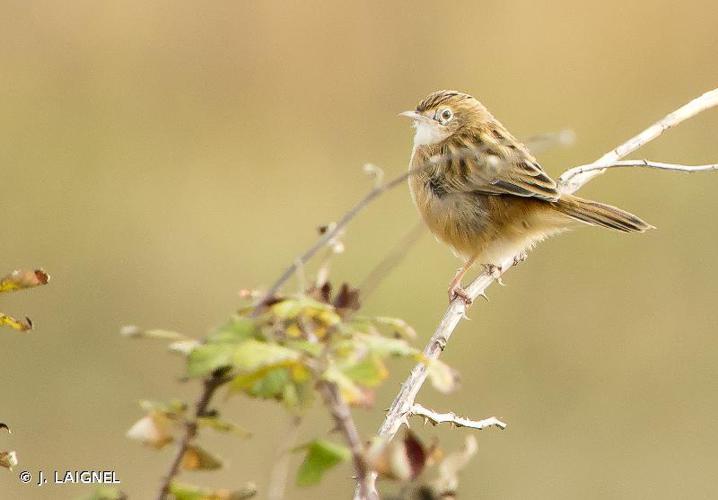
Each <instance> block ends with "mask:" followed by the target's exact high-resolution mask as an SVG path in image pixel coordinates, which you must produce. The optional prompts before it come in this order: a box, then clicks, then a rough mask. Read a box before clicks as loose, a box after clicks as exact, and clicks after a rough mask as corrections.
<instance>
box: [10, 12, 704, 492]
mask: <svg viewBox="0 0 718 500" xmlns="http://www.w3.org/2000/svg"><path fill="white" fill-rule="evenodd" d="M717 15H718V7H716V3H715V2H714V1H708V0H706V1H685V2H669V1H647V0H642V1H635V2H623V1H622V2H617V1H606V2H590V3H588V2H587V3H583V2H568V1H565V2H558V1H556V2H533V1H514V2H502V1H487V2H463V3H462V2H434V1H421V2H416V1H415V2H353V3H344V2H259V1H257V2H248V1H235V2H230V1H225V2H220V1H216V2H188V1H182V2H180V1H166V2H158V1H139V0H138V1H120V2H96V1H88V0H86V1H73V2H53V1H33V2H28V1H25V0H17V1H2V2H1V3H0V169H1V170H0V171H1V172H2V177H1V181H0V182H1V184H0V185H1V186H2V190H1V193H2V197H1V198H0V206H1V207H2V211H1V212H0V221H1V224H2V226H1V227H2V251H1V255H2V259H1V260H2V266H0V268H2V270H3V271H5V270H7V271H10V270H12V269H15V268H22V267H29V268H33V267H36V266H42V267H43V268H45V269H46V270H47V271H48V272H49V273H50V274H51V275H52V281H51V283H50V285H49V286H47V287H44V288H41V289H37V290H32V291H29V292H21V293H18V294H14V295H12V296H3V297H2V298H1V301H2V304H0V310H2V311H5V312H8V313H12V314H16V315H24V314H27V315H29V316H30V317H31V318H32V319H33V320H35V322H36V325H37V328H36V329H35V330H34V331H33V332H31V333H27V334H21V333H16V332H12V331H10V330H2V331H0V349H1V350H2V353H3V355H2V362H1V363H0V394H1V395H2V396H1V397H0V420H1V421H5V422H7V423H8V424H9V425H10V426H11V427H12V429H13V430H14V433H13V434H12V435H9V436H8V435H6V434H0V449H16V450H17V451H18V456H19V459H20V465H19V466H18V468H17V470H16V471H15V472H9V471H6V470H1V471H0V498H3V499H30V500H33V499H50V498H52V499H66V498H74V497H76V496H78V495H81V494H83V493H84V492H88V491H89V490H90V487H87V486H85V487H73V486H50V485H48V486H44V487H41V488H37V487H34V486H26V485H22V484H20V482H19V481H18V479H17V473H18V472H19V471H21V470H25V469H26V470H29V471H31V472H32V473H33V475H35V474H36V473H37V471H38V470H44V471H45V472H46V473H50V472H51V471H53V470H66V469H70V470H73V469H112V470H115V471H116V472H117V475H118V477H119V478H120V479H121V480H122V485H121V486H122V488H123V489H124V490H125V491H126V492H127V493H129V494H130V496H131V498H133V499H135V498H136V499H149V498H153V496H154V495H155V493H156V488H157V485H158V483H159V479H160V477H161V475H162V474H163V472H164V471H165V469H166V466H167V464H168V462H169V460H170V456H171V453H172V451H171V450H170V449H169V448H167V449H164V450H161V451H159V452H158V451H153V450H149V449H145V448H143V447H142V446H140V445H138V444H137V443H135V442H131V441H129V440H127V439H126V438H125V437H124V433H125V432H126V430H127V429H128V428H129V426H130V425H131V424H132V423H133V422H134V421H135V420H136V419H138V418H139V417H140V416H141V411H140V409H139V408H138V406H137V401H138V400H140V399H143V398H149V399H169V398H171V397H181V398H186V399H188V400H189V399H191V398H193V397H194V396H195V395H196V394H197V391H198V387H197V384H196V383H189V384H182V383H180V382H179V380H178V379H179V377H180V376H181V375H182V361H181V359H180V358H178V357H176V356H174V355H172V354H168V353H166V352H165V349H164V344H163V343H162V342H156V341H134V340H129V339H123V338H120V337H119V335H118V333H117V332H118V329H119V328H120V326H121V325H124V324H128V323H134V324H138V325H141V326H143V327H164V328H168V329H176V330H179V331H182V332H186V333H188V334H192V335H196V336H198V337H200V336H202V335H203V334H205V333H206V332H207V331H208V330H209V329H210V328H211V327H212V326H214V325H217V324H219V323H221V322H222V321H223V320H224V319H225V318H226V317H227V316H228V314H229V313H230V312H231V311H232V310H233V308H234V307H235V306H236V305H238V304H239V299H238V295H237V292H238V290H240V289H241V288H244V287H261V286H266V285H268V284H269V283H271V281H272V280H273V279H274V278H275V277H276V276H277V275H278V274H279V272H280V271H281V270H282V269H283V268H284V267H285V266H286V265H287V264H288V263H290V262H291V261H292V260H293V259H294V257H295V256H296V255H297V254H298V253H299V252H300V251H302V250H303V249H304V248H306V246H307V245H309V244H310V243H311V242H312V241H313V240H314V238H315V232H314V231H315V227H316V226H318V225H320V224H324V223H327V222H329V221H331V220H336V219H337V218H338V217H339V215H340V214H341V213H343V211H344V210H346V209H347V208H348V207H349V206H351V205H352V204H353V203H354V202H355V200H357V199H358V198H359V197H360V196H362V195H363V194H364V193H365V192H366V190H367V189H368V187H369V186H370V181H369V180H368V179H367V178H366V176H365V175H364V174H363V173H362V171H361V166H362V164H363V163H365V162H373V163H375V164H377V165H380V166H381V167H383V168H384V169H385V171H386V173H387V175H391V176H393V175H396V174H398V173H400V172H402V171H404V169H405V168H406V164H407V161H408V158H409V152H410V146H411V130H410V128H409V125H408V123H406V122H405V121H402V120H401V119H399V118H397V117H396V115H397V113H398V112H400V111H403V110H405V109H411V108H413V107H414V106H415V105H416V102H417V101H418V100H419V99H420V98H421V97H423V96H424V95H425V94H427V93H428V92H430V91H432V90H435V89H439V88H457V89H460V90H465V91H467V92H470V93H472V94H474V95H475V96H477V97H479V98H480V99H481V100H482V101H484V102H485V103H486V104H487V106H488V107H489V109H491V110H492V111H493V112H494V113H495V114H496V115H497V117H499V119H501V120H502V121H503V122H504V123H505V124H506V126H507V127H508V128H509V129H510V130H512V131H513V132H514V133H515V134H516V135H518V136H520V137H526V136H529V135H531V134H534V133H539V132H546V131H555V130H559V129H562V128H566V127H568V128H572V129H573V130H574V131H575V132H576V134H577V141H576V143H575V145H574V146H573V147H571V148H568V149H554V150H552V151H550V152H546V153H544V154H541V156H540V160H541V161H542V164H543V165H544V166H545V168H546V169H547V170H548V172H549V173H551V174H553V175H558V174H559V173H560V172H562V171H563V170H564V169H565V168H567V167H569V166H571V165H576V164H579V163H585V162H589V161H591V160H593V159H595V158H597V157H598V156H599V155H601V154H603V153H604V152H606V151H608V150H610V149H612V148H613V147H615V146H616V145H617V144H619V143H620V142H622V141H623V140H625V139H627V138H628V137H630V136H631V135H632V134H634V133H635V132H638V131H639V130H641V129H643V128H644V127H646V126H647V125H649V124H650V123H652V122H653V121H654V120H656V119H658V118H660V117H662V116H663V115H664V114H665V113H667V112H669V111H671V110H673V109H675V108H676V107H678V106H679V105H681V104H683V103H684V102H687V101H688V100H689V99H691V98H693V97H695V96H697V95H699V94H700V93H702V92H704V91H706V90H709V89H711V88H713V87H715V86H717V85H718V64H717V63H716V55H717V54H718V31H716V25H715V20H716V16H717ZM717 139H718V110H714V111H711V112H708V113H705V114H704V115H701V116H699V117H697V118H696V119H694V120H691V121H690V122H687V123H685V124H683V125H681V126H680V127H679V128H678V129H676V130H673V131H671V132H669V133H668V134H666V135H665V136H664V137H662V138H661V139H660V140H658V141H656V142H654V143H652V144H651V145H649V146H648V147H646V148H645V149H643V150H641V151H640V152H639V153H637V155H635V156H634V157H636V158H643V157H647V158H651V159H655V160H662V161H677V162H684V163H706V162H715V161H718V141H717ZM717 188H718V173H716V174H697V175H695V176H687V175H681V174H672V173H660V172H654V171H615V172H612V173H610V174H608V175H605V176H604V177H602V178H599V179H597V180H595V181H593V182H592V183H591V184H590V185H589V186H588V187H587V188H586V189H584V190H583V191H582V193H583V194H584V195H585V196H589V197H593V198H595V199H599V200H601V201H606V202H609V203H613V204H616V205H619V206H621V207H623V208H626V209H629V210H631V211H634V212H635V213H637V214H639V215H640V216H642V217H644V218H645V219H646V220H648V221H649V222H651V223H653V224H655V225H656V226H657V227H658V230H657V231H652V232H650V233H648V234H645V235H640V236H630V235H628V236H627V235H622V234H615V233H611V232H609V231H605V230H600V229H592V228H586V229H581V230H577V231H575V232H572V233H569V234H567V235H564V236H561V237H560V238H557V239H554V240H552V241H550V242H547V243H545V244H543V245H541V247H540V248H538V249H537V250H536V251H534V252H533V253H532V254H531V256H530V257H529V259H528V261H527V262H526V263H525V264H523V265H521V266H520V267H519V268H518V269H516V270H512V271H511V272H510V273H509V274H508V275H507V276H506V282H507V286H506V287H505V288H501V287H492V288H491V289H490V290H489V296H490V298H491V302H490V303H483V302H482V303H478V304H477V305H476V306H475V307H473V308H472V309H471V311H470V316H471V321H467V322H464V323H462V324H461V325H460V327H459V329H458V331H457V332H456V336H455V337H454V338H453V339H452V341H451V343H450V345H449V347H448V349H447V350H446V352H445V355H444V359H445V360H446V361H447V362H449V363H450V364H452V365H453V366H454V367H455V368H457V369H458V370H459V371H460V372H461V375H462V380H463V385H462V388H461V389H460V390H459V392H457V393H456V394H453V395H448V396H444V395H440V394H437V393H436V392H435V391H434V390H433V389H432V388H431V387H429V386H427V387H425V388H424V390H423V391H422V392H421V394H420V396H419V400H420V401H421V402H423V403H424V404H426V405H428V406H431V407H435V408H436V409H440V410H448V409H451V410H454V411H456V412H458V413H461V414H467V415H470V416H472V417H476V418H480V417H487V416H490V415H496V416H498V417H501V418H503V419H505V420H506V421H507V422H508V423H509V427H508V429H507V430H506V431H504V432H500V431H496V430H487V431H484V432H482V433H480V434H478V435H477V437H478V440H479V453H478V455H477V457H476V458H475V460H474V461H473V462H472V463H471V464H470V465H469V467H468V469H467V471H466V473H465V474H464V478H463V483H462V485H461V491H462V493H463V494H462V496H461V498H467V499H469V498H486V499H525V498H540V499H544V498H551V499H574V498H586V499H606V498H665V499H672V498H692V499H700V498H715V495H716V482H715V471H716V469H717V468H718V451H717V450H718V426H716V425H715V423H716V419H717V417H718V391H717V390H716V388H717V387H718V337H717V335H716V333H718V332H717V331H716V330H717V325H718V311H716V297H717V296H718V293H717V292H718V267H717V266H716V245H717V244H718V226H717V224H716V222H715V216H714V214H715V213H716V211H718V199H717V198H716V195H715V193H716V189H717ZM416 219H417V217H416V214H415V211H414V208H413V207H412V205H411V201H410V199H409V195H408V193H407V189H406V188H405V187H403V186H402V187H401V188H399V189H397V190H395V191H394V192H391V193H389V194H387V195H386V196H384V197H383V198H381V199H380V200H379V201H378V202H377V203H376V204H374V205H373V206H371V207H370V208H369V209H368V210H367V211H366V212H365V213H364V214H362V216H361V217H360V218H359V219H357V220H356V222H355V223H353V224H352V225H351V227H350V229H349V231H348V234H347V236H346V244H347V251H346V253H345V254H344V255H343V256H342V257H341V258H340V259H339V260H338V261H337V262H336V265H335V267H334V278H335V279H336V280H348V281H353V282H356V281H358V280H360V279H362V278H363V277H364V276H365V275H366V273H367V272H368V271H369V270H370V269H371V268H372V267H373V266H374V265H375V264H376V263H377V262H378V261H379V260H380V259H381V258H382V256H383V255H385V254H386V252H387V251H388V249H390V248H391V247H392V245H393V244H394V243H395V242H396V241H397V240H398V239H399V238H400V236H401V235H402V234H403V233H404V232H405V231H406V230H408V229H409V228H410V227H411V226H412V225H413V224H414V223H415V221H416ZM456 266H457V261H456V260H455V259H454V258H453V256H451V254H450V252H448V251H447V250H446V249H445V248H444V247H442V246H441V245H439V244H438V243H436V242H435V241H434V240H433V239H432V238H431V237H430V236H428V235H426V236H425V237H424V238H423V239H422V240H421V241H420V242H419V243H418V244H417V245H416V247H415V248H414V249H413V251H412V252H411V253H410V254H409V255H408V257H407V258H406V260H405V261H404V262H403V263H402V264H401V265H400V266H399V267H398V268H397V269H396V270H395V271H394V272H393V273H392V274H391V275H390V276H388V277H387V278H386V280H385V281H384V282H383V283H382V285H381V287H380V288H379V289H378V290H377V291H376V293H375V294H374V295H373V296H372V297H371V298H370V299H369V300H368V302H367V304H366V311H367V312H370V313H375V314H382V315H393V316H399V317H402V318H404V319H406V320H407V321H408V322H410V323H411V324H413V325H414V326H415V327H416V329H417V330H418V332H419V339H418V342H419V343H422V344H423V342H424V341H425V340H426V339H427V338H428V336H429V335H430V334H431V332H432V330H433V328H434V326H435V324H436V323H437V321H438V319H439V318H440V316H441V314H442V312H443V310H444V308H445V306H446V295H445V291H446V285H447V283H448V281H449V279H450V277H451V275H452V273H453V271H454V269H455V267H456ZM294 286H296V285H295V284H292V285H291V287H294ZM291 287H290V288H291ZM408 367H409V365H408V364H406V363H399V364H395V365H393V369H392V378H391V379H390V381H388V382H387V383H386V386H385V387H384V388H383V389H382V390H381V391H380V392H379V394H378V395H377V405H376V408H374V409H373V410H371V411H365V410H358V411H357V412H356V417H357V420H358V423H359V425H360V427H361V430H362V433H363V434H364V435H365V436H367V437H368V436H370V435H371V434H372V433H373V432H374V431H375V429H376V427H377V425H378V424H379V422H380V420H381V418H382V409H383V408H384V407H386V406H388V404H389V402H390V400H391V398H392V395H393V394H394V393H395V392H396V390H397V389H398V385H399V383H400V380H401V379H402V378H403V377H404V376H405V374H406V372H407V370H408ZM218 406H219V408H220V409H222V410H223V413H224V414H225V416H227V417H231V418H232V419H233V420H234V421H236V422H237V423H239V424H241V425H243V426H245V427H247V428H249V429H251V430H252V431H253V432H254V437H253V438H251V439H250V440H239V439H238V440H233V439H227V438H226V437H223V436H219V437H218V436H216V435H212V434H211V431H210V432H207V433H206V434H205V435H203V436H202V443H203V444H204V445H206V447H208V448H210V449H212V450H214V451H216V452H217V453H219V454H220V455H221V456H223V457H224V458H225V459H226V460H227V461H228V462H229V464H230V465H229V468H228V469H227V470H225V471H221V472H218V473H196V474H184V475H183V476H182V480H185V481H188V482H195V483H198V484H205V485H209V486H227V487H232V486H238V485H241V484H243V483H244V482H245V481H250V480H251V481H255V482H256V483H257V484H258V486H259V488H260V490H261V491H266V486H267V481H268V474H269V469H270V467H271V464H272V463H273V462H274V460H275V453H276V449H277V447H278V446H279V445H280V444H281V443H282V440H283V437H282V436H283V434H284V432H285V428H286V425H287V422H288V418H287V415H286V414H285V413H284V412H283V411H282V410H281V409H280V408H278V407H277V406H276V405H274V404H271V403H266V402H256V401H249V400H246V399H243V398H240V397H238V398H235V399H231V400H229V401H226V402H224V401H221V399H220V400H218ZM417 424H418V422H417ZM329 427H330V424H329V421H328V419H327V416H326V415H325V413H324V412H323V411H321V410H316V411H313V412H312V413H311V414H310V415H309V417H308V418H307V419H306V421H305V423H304V425H303V426H302V429H301V432H302V439H309V438H310V437H313V436H317V435H320V436H324V435H326V433H327V431H328V429H329ZM417 428H419V427H417ZM469 432H471V431H467V430H449V429H446V428H436V429H432V428H426V429H421V430H420V433H421V436H422V437H424V438H426V439H430V438H431V437H432V436H438V437H439V438H440V439H441V440H442V443H443V444H444V446H445V447H446V448H447V449H450V448H452V447H455V446H458V445H460V443H461V442H462V441H463V437H464V436H465V435H466V434H467V433H469ZM292 460H293V461H292V469H293V470H295V469H296V465H297V464H298V457H295V458H293V459H292ZM350 475H351V470H350V467H349V466H348V465H345V466H342V467H340V468H338V469H337V470H335V471H333V472H332V473H331V474H330V475H329V476H328V478H327V480H326V481H325V482H324V483H323V484H322V485H320V486H319V487H316V488H310V489H299V488H296V487H294V486H293V485H290V487H289V490H288V495H287V497H288V498H291V499H312V498H348V496H349V492H350V491H351V480H350Z"/></svg>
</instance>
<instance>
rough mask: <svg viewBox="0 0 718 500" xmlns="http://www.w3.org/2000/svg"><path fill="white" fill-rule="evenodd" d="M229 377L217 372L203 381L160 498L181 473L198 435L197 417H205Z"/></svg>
mask: <svg viewBox="0 0 718 500" xmlns="http://www.w3.org/2000/svg"><path fill="white" fill-rule="evenodd" d="M227 380H228V379H227V378H226V377H225V375H224V374H222V373H219V372H215V373H213V374H212V376H211V377H209V378H206V379H205V380H204V381H203V382H204V384H203V389H202V393H201V395H200V398H199V399H198V400H197V404H196V406H195V411H194V415H193V416H192V418H191V419H189V420H187V421H186V422H185V429H184V435H183V436H182V439H181V440H180V442H179V445H178V446H177V452H176V453H175V456H174V459H172V463H171V464H170V467H169V470H168V471H167V474H165V477H164V479H163V480H162V484H161V486H160V493H159V495H158V496H157V499H158V500H165V499H166V498H167V495H168V494H169V491H170V485H171V484H172V481H173V480H174V478H175V476H177V474H178V473H179V469H180V465H181V464H182V458H183V457H184V454H185V452H186V451H187V448H188V447H189V444H190V442H191V441H192V440H193V439H194V438H195V436H196V435H197V419H199V418H200V417H203V416H204V415H206V413H207V407H208V406H209V402H210V401H211V400H212V396H213V395H214V393H215V391H216V390H217V389H218V388H219V387H220V386H221V385H222V384H224V383H225V382H227Z"/></svg>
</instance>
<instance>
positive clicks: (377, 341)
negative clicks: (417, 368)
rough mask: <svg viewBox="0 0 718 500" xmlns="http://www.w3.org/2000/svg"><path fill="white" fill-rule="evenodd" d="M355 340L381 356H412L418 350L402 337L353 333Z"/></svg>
mask: <svg viewBox="0 0 718 500" xmlns="http://www.w3.org/2000/svg"><path fill="white" fill-rule="evenodd" d="M355 339H356V341H357V342H360V343H362V344H364V345H365V346H366V347H367V348H368V349H369V350H370V351H371V352H372V353H374V354H376V355H378V356H381V357H386V356H403V357H414V356H416V355H417V354H418V353H419V351H417V350H416V349H415V348H413V347H411V346H410V345H409V344H408V343H407V342H406V341H405V340H403V339H391V338H387V337H382V336H381V335H371V334H366V333H358V334H356V335H355Z"/></svg>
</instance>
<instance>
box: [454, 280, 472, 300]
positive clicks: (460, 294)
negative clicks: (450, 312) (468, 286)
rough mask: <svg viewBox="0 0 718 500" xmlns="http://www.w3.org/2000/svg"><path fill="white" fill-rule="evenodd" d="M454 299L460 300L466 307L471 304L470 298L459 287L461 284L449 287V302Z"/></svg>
mask: <svg viewBox="0 0 718 500" xmlns="http://www.w3.org/2000/svg"><path fill="white" fill-rule="evenodd" d="M456 298H459V299H461V300H462V301H463V302H464V304H465V305H467V306H470V305H471V303H472V302H473V300H472V299H471V297H469V294H468V293H466V290H464V289H463V288H462V287H461V284H458V283H457V284H455V285H451V286H450V287H449V302H453V300H454V299H456Z"/></svg>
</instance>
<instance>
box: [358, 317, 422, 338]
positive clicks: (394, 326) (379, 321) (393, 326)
mask: <svg viewBox="0 0 718 500" xmlns="http://www.w3.org/2000/svg"><path fill="white" fill-rule="evenodd" d="M356 319H357V320H359V321H361V322H368V323H370V324H374V325H377V326H380V327H384V330H386V329H388V330H390V332H391V333H393V334H398V335H399V336H400V337H401V338H403V339H408V340H412V339H415V338H416V331H415V330H414V329H413V328H412V327H411V325H409V323H407V322H406V321H404V320H403V319H400V318H390V317H388V316H376V317H373V318H371V317H369V318H368V317H361V318H356ZM364 328H366V327H364Z"/></svg>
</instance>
